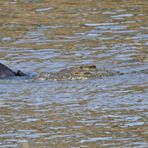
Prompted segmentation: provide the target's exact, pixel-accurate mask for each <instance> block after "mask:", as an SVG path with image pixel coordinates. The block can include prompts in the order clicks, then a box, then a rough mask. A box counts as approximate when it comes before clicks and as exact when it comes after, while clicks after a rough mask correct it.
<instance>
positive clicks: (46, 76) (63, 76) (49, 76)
mask: <svg viewBox="0 0 148 148" xmlns="http://www.w3.org/2000/svg"><path fill="white" fill-rule="evenodd" d="M117 74H118V75H121V74H122V73H120V72H117V71H110V70H105V69H102V70H99V69H97V68H96V66H95V65H80V66H76V67H72V68H69V69H63V70H61V71H59V72H55V73H51V72H50V73H47V72H43V73H41V74H40V75H39V76H37V77H36V78H35V79H37V80H82V79H92V78H96V77H102V76H113V75H117Z"/></svg>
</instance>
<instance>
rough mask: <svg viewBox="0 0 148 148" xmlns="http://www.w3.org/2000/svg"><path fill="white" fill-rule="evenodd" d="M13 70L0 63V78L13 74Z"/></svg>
mask: <svg viewBox="0 0 148 148" xmlns="http://www.w3.org/2000/svg"><path fill="white" fill-rule="evenodd" d="M15 75H16V74H15V72H14V71H12V70H11V69H10V68H8V67H7V66H5V65H3V64H1V63H0V78H8V77H13V76H15Z"/></svg>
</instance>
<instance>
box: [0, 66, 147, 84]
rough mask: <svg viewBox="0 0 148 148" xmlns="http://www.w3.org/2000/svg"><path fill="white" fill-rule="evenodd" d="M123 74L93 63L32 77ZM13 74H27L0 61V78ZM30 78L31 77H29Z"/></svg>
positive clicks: (41, 78)
mask: <svg viewBox="0 0 148 148" xmlns="http://www.w3.org/2000/svg"><path fill="white" fill-rule="evenodd" d="M132 73H137V74H138V73H145V74H148V69H145V70H141V71H139V72H136V71H133V72H132ZM115 75H123V73H121V72H119V71H112V70H106V69H97V68H96V66H95V65H93V64H86V65H80V66H76V67H71V68H68V69H63V70H61V71H59V72H54V73H53V72H49V73H48V72H42V73H41V74H39V75H38V76H36V77H34V78H33V79H34V80H57V81H58V80H83V79H93V78H98V77H103V76H115ZM14 76H27V74H25V73H23V72H22V71H20V70H18V71H17V72H14V71H13V70H11V69H10V68H8V67H7V66H5V65H3V64H1V63H0V79H2V78H10V77H14ZM30 78H32V77H30Z"/></svg>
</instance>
